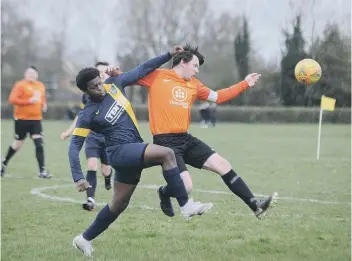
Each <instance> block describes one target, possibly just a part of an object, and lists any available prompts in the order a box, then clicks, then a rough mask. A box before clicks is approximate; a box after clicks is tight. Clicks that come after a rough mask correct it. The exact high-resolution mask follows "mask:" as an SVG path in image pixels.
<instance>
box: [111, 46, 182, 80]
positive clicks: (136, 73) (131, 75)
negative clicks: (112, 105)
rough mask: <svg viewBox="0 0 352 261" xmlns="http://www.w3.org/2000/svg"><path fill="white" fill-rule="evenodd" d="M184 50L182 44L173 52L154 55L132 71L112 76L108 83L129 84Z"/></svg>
mask: <svg viewBox="0 0 352 261" xmlns="http://www.w3.org/2000/svg"><path fill="white" fill-rule="evenodd" d="M182 51H183V49H182V47H181V46H175V47H174V48H173V49H172V51H171V52H168V53H166V54H163V55H160V56H157V57H154V58H152V59H150V60H148V61H146V62H144V63H143V64H141V65H139V66H137V67H136V68H134V69H132V70H130V71H127V72H124V73H121V74H120V75H119V76H117V77H111V78H109V79H107V80H106V83H113V82H114V83H115V84H116V85H119V86H121V87H126V86H129V85H131V84H133V83H135V82H137V81H138V80H140V79H141V78H143V77H144V76H146V75H147V74H148V73H151V72H152V71H154V70H155V69H157V68H159V67H160V66H162V65H163V64H165V63H167V62H168V61H170V59H171V58H172V57H173V56H174V55H176V54H178V53H179V52H182ZM108 73H109V72H107V74H108Z"/></svg>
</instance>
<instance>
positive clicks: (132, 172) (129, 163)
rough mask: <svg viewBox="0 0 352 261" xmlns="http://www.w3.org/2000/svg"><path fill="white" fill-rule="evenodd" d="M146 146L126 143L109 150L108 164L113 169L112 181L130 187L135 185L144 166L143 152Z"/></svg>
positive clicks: (144, 144)
mask: <svg viewBox="0 0 352 261" xmlns="http://www.w3.org/2000/svg"><path fill="white" fill-rule="evenodd" d="M147 146H148V144H146V143H128V144H121V145H118V146H116V148H114V149H113V150H112V151H110V150H109V154H108V155H109V162H110V165H111V166H112V167H113V168H114V169H115V177H114V180H115V181H118V182H121V183H125V184H131V185H137V184H138V182H139V180H140V177H141V174H142V171H143V169H144V168H145V166H144V152H145V150H146V148H147Z"/></svg>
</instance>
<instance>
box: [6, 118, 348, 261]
mask: <svg viewBox="0 0 352 261" xmlns="http://www.w3.org/2000/svg"><path fill="white" fill-rule="evenodd" d="M68 125H69V123H68V122H59V121H57V122H55V121H46V122H45V123H44V128H45V149H46V156H47V158H46V160H47V165H48V167H49V170H50V171H51V173H52V174H53V175H54V176H55V178H56V179H52V180H41V179H36V178H35V177H36V175H37V165H36V160H35V157H34V147H33V144H32V141H31V140H29V139H28V140H27V142H26V144H25V145H24V147H23V148H22V150H21V151H19V152H18V153H17V154H16V155H15V156H14V158H13V159H12V160H11V161H10V163H9V167H8V176H7V177H5V178H2V179H1V183H2V185H1V190H2V193H1V194H2V200H1V203H2V205H1V212H2V220H1V221H2V260H6V261H15V260H16V261H19V260H25V261H30V260H33V261H34V260H35V261H41V260H43V261H54V260H55V261H61V260H62V261H76V260H85V258H84V257H83V256H82V255H81V253H79V252H78V251H77V250H74V249H73V247H72V246H71V242H72V239H73V237H74V236H76V235H77V234H78V233H80V232H82V231H83V230H84V229H85V228H87V226H88V225H89V224H90V223H91V222H92V221H93V220H94V218H95V216H96V214H97V213H98V211H99V210H100V209H101V207H102V205H99V207H98V209H97V210H96V211H93V212H84V211H83V210H82V209H81V206H80V204H78V203H70V202H59V201H55V200H50V199H45V198H41V197H39V196H37V195H33V194H31V190H32V189H34V188H41V187H51V186H55V185H57V186H62V185H66V186H63V187H57V188H56V189H48V190H43V191H41V193H43V194H46V195H50V196H55V197H66V198H71V199H74V200H77V201H78V202H81V201H82V202H83V200H84V194H82V193H78V192H76V190H75V188H74V186H73V185H70V184H73V183H72V181H71V174H70V170H69V165H68V159H67V147H68V141H61V140H60V138H59V135H60V132H61V131H62V130H64V129H65V128H66V127H67V126H68ZM141 129H142V134H143V136H144V138H145V140H146V141H151V135H150V133H149V129H148V126H147V124H145V123H142V124H141ZM317 130H318V126H317V125H256V124H250V125H245V124H221V125H218V126H217V127H216V128H215V129H200V128H199V127H198V125H193V126H192V128H191V132H192V133H193V134H194V135H195V136H198V137H199V138H201V139H202V140H204V141H206V142H207V143H208V144H209V145H210V146H212V148H214V149H215V150H216V151H217V152H219V153H220V154H221V155H223V156H224V157H225V158H227V159H228V160H229V161H230V162H231V163H232V165H233V167H234V169H235V170H236V172H238V173H239V174H240V175H241V176H242V178H243V179H244V180H245V181H246V182H247V183H248V184H249V186H250V187H251V189H252V190H253V191H254V192H255V193H257V194H269V193H271V192H272V191H277V192H278V193H279V196H281V197H288V198H289V199H281V200H279V201H278V204H277V206H276V207H275V208H272V209H271V211H270V212H269V213H268V216H267V218H266V219H264V220H257V219H256V218H255V217H254V216H253V215H251V213H250V211H249V209H248V208H247V207H246V206H245V205H244V204H243V203H242V202H241V201H240V200H239V199H238V198H236V197H235V196H233V195H232V194H230V193H226V194H213V193H206V192H201V191H199V190H218V191H224V192H228V190H227V188H226V186H225V185H224V184H223V183H222V181H221V179H220V178H219V177H218V176H217V175H215V174H212V173H210V172H207V171H205V170H203V171H200V170H196V169H192V168H190V170H191V174H192V177H193V183H194V189H195V191H194V192H193V193H192V196H193V197H194V199H196V200H200V201H204V202H205V201H211V202H213V203H214V208H213V209H212V210H211V211H210V212H209V213H206V214H205V215H204V216H202V217H197V218H193V219H192V220H190V221H185V220H184V219H183V218H182V217H181V216H180V215H179V214H178V215H177V216H175V217H174V218H168V217H166V216H165V215H163V214H162V212H161V211H160V210H159V208H158V205H159V202H158V198H157V195H156V192H155V190H152V189H148V188H145V187H140V188H138V189H137V190H136V192H135V194H134V195H133V197H132V200H131V207H130V208H128V209H127V210H126V212H125V213H124V214H123V215H122V216H121V217H120V219H118V220H117V222H115V223H114V224H112V225H111V226H110V228H109V229H108V230H107V231H106V232H105V233H103V234H102V235H101V236H100V237H98V238H97V239H96V240H95V241H94V244H93V245H94V248H95V251H94V260H124V261H127V260H131V261H135V260H167V261H170V260H177V261H179V260H192V261H197V260H214V261H217V260H221V261H225V260H238V261H241V260H243V261H244V260H245V261H250V260H261V261H265V260H279V261H283V260H294V261H296V260H310V261H311V260H339V261H342V260H350V258H351V255H350V242H351V236H350V223H351V220H350V218H351V215H350V202H351V194H350V192H351V190H350V184H351V172H350V171H351V152H350V144H351V139H350V126H349V125H327V124H326V125H323V128H322V144H321V158H320V160H319V161H317V160H316V142H317ZM1 137H2V155H4V154H5V153H6V151H7V147H8V145H9V144H10V142H11V139H12V137H13V123H12V122H11V121H2V134H1ZM81 154H82V155H81V156H82V165H83V166H84V168H85V165H86V164H85V159H84V155H83V154H84V153H83V151H82V153H81ZM163 183H164V181H163V178H162V175H161V169H160V168H158V167H155V168H151V169H148V170H146V171H145V172H144V174H143V175H142V180H141V185H143V184H144V185H146V184H149V185H153V184H156V185H159V184H163ZM197 190H198V191H197ZM110 197H111V192H110V191H106V190H104V188H103V179H102V177H101V176H100V175H99V184H98V189H97V201H98V202H108V201H109V199H110ZM297 199H316V200H320V201H329V202H338V203H342V204H323V203H321V202H308V201H302V200H297ZM175 205H176V204H175ZM141 206H148V207H150V208H153V209H145V208H142V207H141ZM177 210H178V209H177Z"/></svg>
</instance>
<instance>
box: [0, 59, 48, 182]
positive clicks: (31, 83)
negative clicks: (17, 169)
mask: <svg viewBox="0 0 352 261" xmlns="http://www.w3.org/2000/svg"><path fill="white" fill-rule="evenodd" d="M9 103H10V104H13V105H14V114H13V117H14V120H15V141H14V142H13V143H12V145H11V146H10V147H9V149H8V151H7V154H6V157H5V158H4V159H3V161H2V164H1V176H4V175H5V171H6V168H7V164H8V162H9V160H10V159H11V158H12V156H13V155H14V154H15V153H16V152H17V151H18V150H19V149H20V148H21V147H22V146H23V144H24V140H25V139H26V137H27V133H29V135H30V137H31V139H32V140H33V142H34V145H35V155H36V158H37V161H38V167H39V177H40V178H45V179H46V178H51V175H50V174H49V173H48V172H47V171H46V168H45V157H44V144H43V126H42V119H43V114H42V112H43V111H44V112H45V111H46V109H47V104H46V97H45V86H44V84H43V83H42V82H40V81H38V70H37V68H36V67H35V66H29V67H28V68H27V69H26V71H25V72H24V79H23V80H21V81H19V82H16V84H15V85H14V87H13V89H12V91H11V93H10V96H9Z"/></svg>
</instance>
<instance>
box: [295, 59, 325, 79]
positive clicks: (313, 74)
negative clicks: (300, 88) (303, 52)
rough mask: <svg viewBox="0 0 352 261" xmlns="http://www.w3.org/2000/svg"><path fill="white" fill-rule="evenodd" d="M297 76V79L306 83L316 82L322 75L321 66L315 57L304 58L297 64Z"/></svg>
mask: <svg viewBox="0 0 352 261" xmlns="http://www.w3.org/2000/svg"><path fill="white" fill-rule="evenodd" d="M295 76H296V79H297V81H299V82H300V83H303V84H305V85H310V84H313V83H316V82H317V81H319V79H320V77H321V67H320V65H319V63H318V62H317V61H315V60H313V59H303V60H301V61H299V62H298V63H297V64H296V67H295Z"/></svg>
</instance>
